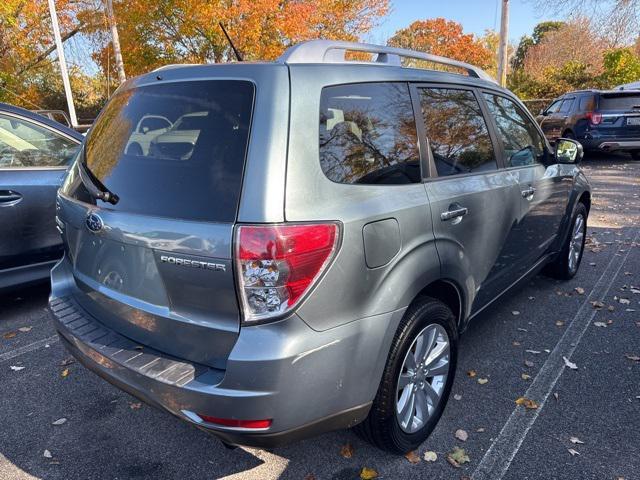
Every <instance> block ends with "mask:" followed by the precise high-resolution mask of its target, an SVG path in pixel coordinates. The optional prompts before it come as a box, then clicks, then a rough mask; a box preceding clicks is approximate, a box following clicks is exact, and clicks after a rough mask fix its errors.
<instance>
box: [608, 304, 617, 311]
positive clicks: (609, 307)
mask: <svg viewBox="0 0 640 480" xmlns="http://www.w3.org/2000/svg"><path fill="white" fill-rule="evenodd" d="M615 309H616V308H615V307H614V306H613V305H609V306H608V307H607V310H608V311H610V312H613V311H614V310H615Z"/></svg>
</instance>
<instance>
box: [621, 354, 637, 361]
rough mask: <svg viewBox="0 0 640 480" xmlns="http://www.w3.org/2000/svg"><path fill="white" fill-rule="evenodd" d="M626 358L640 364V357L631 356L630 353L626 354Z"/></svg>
mask: <svg viewBox="0 0 640 480" xmlns="http://www.w3.org/2000/svg"><path fill="white" fill-rule="evenodd" d="M624 356H625V357H627V358H628V359H629V360H631V361H632V362H640V357H639V356H638V355H631V354H630V353H625V355H624Z"/></svg>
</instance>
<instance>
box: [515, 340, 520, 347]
mask: <svg viewBox="0 0 640 480" xmlns="http://www.w3.org/2000/svg"><path fill="white" fill-rule="evenodd" d="M520 345H521V343H520V342H518V341H517V340H514V341H513V346H514V347H519V346H520Z"/></svg>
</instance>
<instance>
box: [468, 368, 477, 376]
mask: <svg viewBox="0 0 640 480" xmlns="http://www.w3.org/2000/svg"><path fill="white" fill-rule="evenodd" d="M467 375H469V376H470V377H471V378H473V377H475V376H476V375H477V372H476V371H475V370H469V371H468V372H467Z"/></svg>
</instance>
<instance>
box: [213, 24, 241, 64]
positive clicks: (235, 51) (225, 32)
mask: <svg viewBox="0 0 640 480" xmlns="http://www.w3.org/2000/svg"><path fill="white" fill-rule="evenodd" d="M218 25H220V28H221V29H222V33H224V36H225V37H227V41H228V42H229V45H231V48H232V49H233V53H235V54H236V58H237V59H238V61H239V62H241V61H242V55H240V52H239V51H238V49H237V48H236V47H235V45H234V44H233V42H232V41H231V37H229V34H228V33H227V30H226V29H225V28H224V25H223V24H222V22H218Z"/></svg>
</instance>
